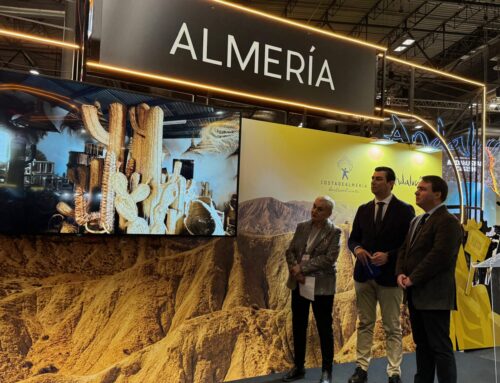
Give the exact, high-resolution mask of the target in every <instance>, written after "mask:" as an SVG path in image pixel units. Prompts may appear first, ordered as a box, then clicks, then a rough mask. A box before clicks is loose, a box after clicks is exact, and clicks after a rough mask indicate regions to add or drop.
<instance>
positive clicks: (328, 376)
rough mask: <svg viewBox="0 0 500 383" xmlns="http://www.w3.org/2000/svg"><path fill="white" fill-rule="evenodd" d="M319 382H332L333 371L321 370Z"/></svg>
mask: <svg viewBox="0 0 500 383" xmlns="http://www.w3.org/2000/svg"><path fill="white" fill-rule="evenodd" d="M319 383H332V372H331V371H327V370H323V371H321V378H320V379H319Z"/></svg>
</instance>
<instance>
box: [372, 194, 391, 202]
mask: <svg viewBox="0 0 500 383" xmlns="http://www.w3.org/2000/svg"><path fill="white" fill-rule="evenodd" d="M392 197H393V196H392V193H391V194H389V196H388V197H386V198H384V199H381V200H378V199H377V198H376V197H375V204H377V203H378V202H383V203H385V204H386V205H389V202H391V199H392Z"/></svg>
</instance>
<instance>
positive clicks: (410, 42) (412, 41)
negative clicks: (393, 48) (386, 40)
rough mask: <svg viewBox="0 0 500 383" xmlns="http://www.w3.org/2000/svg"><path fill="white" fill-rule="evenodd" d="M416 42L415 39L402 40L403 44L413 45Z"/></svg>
mask: <svg viewBox="0 0 500 383" xmlns="http://www.w3.org/2000/svg"><path fill="white" fill-rule="evenodd" d="M414 42H415V40H414V39H406V40H405V41H403V42H402V44H403V45H406V46H409V45H412V44H413V43H414Z"/></svg>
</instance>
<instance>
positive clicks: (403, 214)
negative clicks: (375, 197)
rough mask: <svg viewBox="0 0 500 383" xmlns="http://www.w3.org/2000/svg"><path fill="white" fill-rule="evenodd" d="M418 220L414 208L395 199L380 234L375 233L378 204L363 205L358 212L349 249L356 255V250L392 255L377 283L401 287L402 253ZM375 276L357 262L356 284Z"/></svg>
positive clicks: (355, 269) (388, 208)
mask: <svg viewBox="0 0 500 383" xmlns="http://www.w3.org/2000/svg"><path fill="white" fill-rule="evenodd" d="M414 217H415V209H414V208H413V206H411V205H408V204H407V203H405V202H403V201H401V200H399V199H397V198H396V196H395V195H393V196H392V199H391V202H389V205H388V206H387V210H386V212H385V215H384V219H383V222H382V228H381V230H380V232H379V233H376V232H375V201H370V202H368V203H367V204H364V205H361V206H360V207H359V208H358V211H357V212H356V216H355V217H354V222H353V224H352V231H351V235H350V236H349V243H348V245H349V249H350V250H351V251H352V252H353V254H354V249H355V248H356V247H358V246H361V247H363V248H364V249H365V250H367V251H368V252H370V253H372V254H373V253H375V252H377V251H383V252H388V253H389V260H388V262H387V263H386V264H385V265H383V266H381V267H380V275H379V276H377V277H376V278H375V281H376V282H377V283H378V284H379V285H382V286H397V282H396V276H395V274H394V272H395V268H396V261H397V254H398V250H399V248H400V247H401V245H402V244H403V242H404V239H405V236H406V233H407V232H408V228H409V226H410V222H411V220H412V219H413V218H414ZM369 278H371V276H370V275H369V274H368V273H367V270H366V269H365V268H364V267H363V265H362V264H361V262H359V261H358V260H356V264H355V265H354V280H355V281H357V282H366V281H367V280H368V279H369Z"/></svg>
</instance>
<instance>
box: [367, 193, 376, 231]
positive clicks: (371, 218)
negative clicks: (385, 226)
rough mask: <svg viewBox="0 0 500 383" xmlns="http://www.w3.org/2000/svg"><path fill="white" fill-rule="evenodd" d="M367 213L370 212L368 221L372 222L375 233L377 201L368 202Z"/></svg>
mask: <svg viewBox="0 0 500 383" xmlns="http://www.w3.org/2000/svg"><path fill="white" fill-rule="evenodd" d="M366 213H367V214H368V217H367V218H368V222H371V223H372V229H373V232H374V233H375V201H373V200H372V201H370V202H369V203H368V208H367V209H366Z"/></svg>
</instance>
